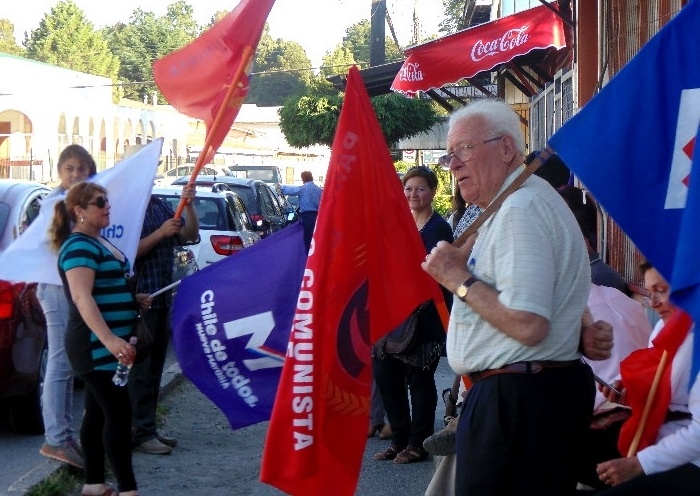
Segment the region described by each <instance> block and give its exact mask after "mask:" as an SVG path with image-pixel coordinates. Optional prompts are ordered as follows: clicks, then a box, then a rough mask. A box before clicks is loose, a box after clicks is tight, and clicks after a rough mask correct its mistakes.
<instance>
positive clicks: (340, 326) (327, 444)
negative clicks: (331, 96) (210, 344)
mask: <svg viewBox="0 0 700 496" xmlns="http://www.w3.org/2000/svg"><path fill="white" fill-rule="evenodd" d="M424 258H425V248H424V246H423V243H422V241H421V239H420V235H419V234H418V231H417V230H416V228H415V223H414V222H413V219H412V217H411V214H410V211H409V208H408V204H407V203H406V198H405V197H404V194H403V191H402V187H401V182H400V181H399V179H398V176H397V174H396V170H395V169H394V166H393V162H392V160H391V156H390V155H389V150H388V148H387V146H386V142H385V140H384V137H383V136H382V131H381V129H380V127H379V122H378V121H377V117H376V115H375V114H374V110H373V108H372V105H371V103H370V100H369V96H368V95H367V91H366V89H365V87H364V85H363V83H362V79H361V77H360V75H359V72H358V70H357V68H356V67H352V68H351V69H350V72H349V73H348V80H347V86H346V90H345V100H344V103H343V107H342V111H341V113H340V120H339V122H338V129H337V131H336V134H335V140H334V142H333V149H332V153H331V161H330V165H329V167H328V175H327V179H326V182H325V188H324V193H323V198H322V200H321V206H320V210H319V215H318V222H317V224H316V230H315V232H314V238H313V242H312V247H311V250H310V253H309V258H308V260H307V263H306V270H305V274H304V278H303V280H302V286H301V291H300V294H299V299H298V303H297V311H296V315H295V317H294V324H293V327H292V332H291V336H290V339H289V345H288V348H287V357H286V360H285V364H284V368H283V371H282V377H281V379H280V384H279V388H278V392H277V397H276V398H275V405H274V408H273V411H272V418H271V420H270V426H269V429H268V433H267V439H266V442H265V449H264V452H263V461H262V470H261V475H260V478H261V480H262V481H263V482H265V483H267V484H270V485H273V486H275V487H277V488H279V489H281V490H282V491H284V492H286V493H289V494H296V495H299V494H304V495H322V494H323V495H325V494H334V495H352V494H354V493H355V488H356V486H357V480H358V476H359V472H360V466H361V464H362V456H363V453H364V448H365V443H366V439H367V425H368V423H369V402H370V401H369V396H370V386H371V379H372V370H371V343H373V342H374V341H376V340H377V339H378V338H380V337H381V336H383V335H384V334H386V333H388V332H389V331H390V330H391V329H392V328H394V327H395V326H397V325H398V324H399V323H400V322H401V321H403V320H404V319H406V318H407V317H408V315H409V314H410V313H411V311H412V310H413V309H414V308H415V307H417V306H418V305H419V304H420V303H421V302H423V301H426V300H429V299H431V298H432V299H435V300H437V301H442V293H441V292H440V290H439V287H438V286H437V284H436V283H435V282H434V281H433V280H432V279H431V278H430V277H429V276H428V275H427V273H425V272H424V271H423V270H422V269H421V266H420V264H421V262H422V261H423V259H424Z"/></svg>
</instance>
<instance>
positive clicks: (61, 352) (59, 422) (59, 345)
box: [36, 283, 75, 446]
mask: <svg viewBox="0 0 700 496" xmlns="http://www.w3.org/2000/svg"><path fill="white" fill-rule="evenodd" d="M36 294H37V298H38V299H39V302H40V303H41V308H42V310H43V311H44V316H45V317H46V334H47V339H48V343H49V357H48V362H47V364H46V377H45V378H44V391H43V393H42V396H41V407H42V415H43V417H44V429H45V433H44V435H45V438H46V443H47V444H50V445H52V446H61V445H65V444H66V443H68V441H70V440H72V439H75V431H74V430H73V371H72V370H71V366H70V363H69V362H68V355H67V354H66V344H65V339H66V328H67V325H68V300H67V299H66V295H65V293H64V292H63V287H62V286H56V285H55V284H43V283H42V284H39V285H38V286H37V292H36Z"/></svg>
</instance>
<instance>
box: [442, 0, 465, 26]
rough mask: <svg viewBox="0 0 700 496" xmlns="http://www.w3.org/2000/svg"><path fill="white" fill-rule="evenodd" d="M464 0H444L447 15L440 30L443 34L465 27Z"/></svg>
mask: <svg viewBox="0 0 700 496" xmlns="http://www.w3.org/2000/svg"><path fill="white" fill-rule="evenodd" d="M464 5H465V2H464V0H442V6H443V8H444V12H445V17H444V19H443V20H442V22H440V27H439V31H440V32H441V33H442V34H452V33H454V32H457V31H459V30H460V29H464V27H465V26H463V22H464Z"/></svg>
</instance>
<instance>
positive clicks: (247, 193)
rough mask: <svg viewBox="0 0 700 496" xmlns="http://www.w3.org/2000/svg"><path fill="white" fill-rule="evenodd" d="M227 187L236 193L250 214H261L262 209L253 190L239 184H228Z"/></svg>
mask: <svg viewBox="0 0 700 496" xmlns="http://www.w3.org/2000/svg"><path fill="white" fill-rule="evenodd" d="M227 186H228V189H229V190H231V191H233V192H234V193H236V194H237V195H238V197H239V198H240V199H241V200H242V201H243V203H244V204H245V206H246V210H248V213H249V214H257V213H260V212H259V210H260V209H259V208H258V205H257V202H256V201H255V193H254V191H253V189H252V188H250V187H248V186H244V185H238V184H227Z"/></svg>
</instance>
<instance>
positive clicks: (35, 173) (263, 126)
mask: <svg viewBox="0 0 700 496" xmlns="http://www.w3.org/2000/svg"><path fill="white" fill-rule="evenodd" d="M0 73H2V74H3V75H4V77H3V78H2V79H0V177H3V178H16V179H31V180H36V181H40V182H46V183H49V182H53V181H56V180H57V179H58V176H57V173H56V168H55V167H56V161H57V159H58V155H59V154H60V152H61V150H63V148H65V147H66V146H67V145H69V144H72V143H77V144H80V145H82V146H84V147H85V148H86V149H87V150H88V151H89V152H90V153H91V154H92V155H93V157H94V158H95V161H96V162H97V166H98V170H104V169H106V168H109V167H112V166H113V165H114V164H116V163H117V162H119V161H120V160H121V159H122V158H123V157H124V153H125V151H126V150H127V149H128V148H129V147H131V146H134V145H143V144H147V143H150V142H151V141H153V139H155V138H160V137H162V138H164V145H163V150H162V161H161V165H160V168H161V170H160V172H165V171H167V170H169V169H171V168H173V167H174V166H175V165H177V164H181V163H185V162H188V161H192V162H193V161H195V160H196V158H197V156H198V152H199V151H200V150H201V148H202V146H203V144H204V138H205V132H206V129H205V126H204V123H203V122H202V121H198V120H196V119H192V118H189V117H187V116H184V115H182V114H179V113H178V112H176V111H175V110H174V109H173V108H172V107H170V106H169V105H158V104H157V102H156V99H155V96H154V97H153V99H152V101H151V102H136V101H132V100H125V99H122V100H121V101H120V102H119V103H118V104H115V103H113V101H112V82H111V80H110V79H109V78H106V77H100V76H93V75H90V74H85V73H81V72H77V71H72V70H69V69H64V68H62V67H56V66H52V65H49V64H45V63H42V62H37V61H33V60H29V59H25V58H22V57H15V56H12V55H8V54H4V53H0ZM277 110H278V107H257V106H255V105H243V107H242V108H241V111H240V113H239V115H238V118H237V119H236V122H235V123H234V126H233V127H232V129H231V130H230V132H229V134H228V136H227V138H226V140H225V141H224V143H223V145H222V147H221V148H220V150H219V152H218V153H217V155H216V157H215V158H214V162H215V163H217V164H222V165H234V164H242V165H246V164H250V165H254V164H262V163H265V164H268V163H270V164H275V165H278V166H279V167H280V169H281V170H282V171H283V175H284V176H285V179H286V180H287V182H294V181H295V180H298V179H299V175H300V174H301V171H303V170H311V171H312V172H313V173H314V176H316V177H317V178H320V179H321V181H322V179H323V177H324V176H325V173H326V169H327V168H328V160H329V157H330V150H329V149H328V148H327V147H314V148H313V149H303V150H301V149H296V148H292V147H290V146H289V145H288V144H287V142H286V140H285V139H284V135H283V134H282V132H281V130H280V128H279V115H278V113H277Z"/></svg>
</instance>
